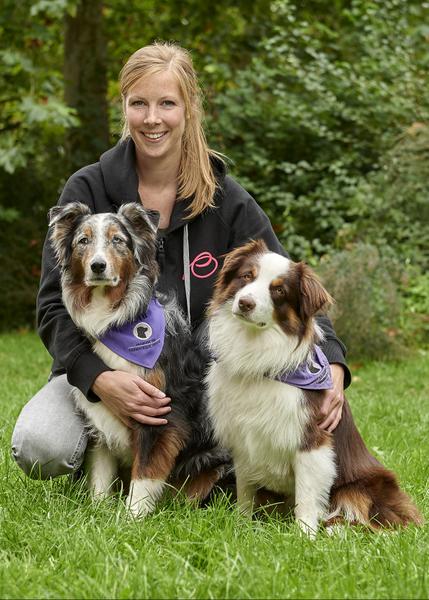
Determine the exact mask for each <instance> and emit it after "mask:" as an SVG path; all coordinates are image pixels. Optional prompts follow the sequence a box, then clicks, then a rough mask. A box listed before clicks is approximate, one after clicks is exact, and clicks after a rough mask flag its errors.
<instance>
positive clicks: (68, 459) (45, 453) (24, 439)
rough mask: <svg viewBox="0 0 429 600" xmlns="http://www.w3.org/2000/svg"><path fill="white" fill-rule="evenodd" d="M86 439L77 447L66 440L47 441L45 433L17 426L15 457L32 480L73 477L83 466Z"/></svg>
mask: <svg viewBox="0 0 429 600" xmlns="http://www.w3.org/2000/svg"><path fill="white" fill-rule="evenodd" d="M86 441H87V437H86V434H85V432H82V435H81V437H80V439H79V440H78V442H77V444H76V443H73V444H70V443H68V440H65V439H64V438H62V439H60V438H58V437H57V438H55V436H52V437H51V439H47V437H46V435H44V434H43V433H42V432H37V431H34V430H33V429H28V428H26V427H22V425H21V426H20V425H19V423H17V425H16V426H15V429H14V432H13V434H12V455H13V458H14V459H15V461H16V463H17V465H18V466H19V467H20V468H21V469H22V470H23V471H24V473H25V474H26V475H28V476H29V477H31V478H32V479H50V478H52V477H57V476H59V475H66V474H68V473H73V472H74V471H76V470H77V469H79V467H80V466H81V464H82V462H83V457H84V452H85V448H86Z"/></svg>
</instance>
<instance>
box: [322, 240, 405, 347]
mask: <svg viewBox="0 0 429 600" xmlns="http://www.w3.org/2000/svg"><path fill="white" fill-rule="evenodd" d="M318 273H319V275H320V276H321V278H322V281H323V283H324V285H325V286H326V288H327V289H328V290H329V292H330V293H331V294H332V296H333V297H334V299H335V305H334V307H333V309H332V311H331V315H330V316H331V318H332V320H333V322H334V325H335V329H336V332H337V334H338V336H339V337H340V338H341V339H342V340H343V341H344V343H345V344H346V346H347V347H348V350H349V353H350V355H351V356H353V357H355V358H356V357H362V358H387V357H393V356H395V355H396V354H398V353H399V351H400V350H401V349H402V344H401V342H402V337H401V319H400V317H401V308H402V299H401V295H400V292H399V286H400V283H401V279H402V277H403V276H404V273H401V271H400V269H399V268H398V267H397V266H395V264H394V263H393V262H392V260H391V258H390V257H389V258H387V259H386V258H385V257H383V256H381V254H380V252H379V251H378V249H377V248H376V247H375V246H371V245H369V244H357V245H356V246H355V247H354V248H352V249H350V250H345V251H342V252H338V253H337V254H334V255H332V256H330V257H325V259H324V260H323V261H322V262H321V264H320V266H319V268H318Z"/></svg>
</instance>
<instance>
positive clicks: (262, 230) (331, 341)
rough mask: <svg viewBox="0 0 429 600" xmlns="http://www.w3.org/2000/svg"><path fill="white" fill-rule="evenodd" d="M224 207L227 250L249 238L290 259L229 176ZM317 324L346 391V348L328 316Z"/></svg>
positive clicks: (254, 205) (252, 202) (253, 203)
mask: <svg viewBox="0 0 429 600" xmlns="http://www.w3.org/2000/svg"><path fill="white" fill-rule="evenodd" d="M224 204H225V205H226V207H227V211H230V212H229V215H228V217H229V218H227V219H225V220H226V221H227V222H228V223H225V224H226V225H227V226H228V227H229V229H230V231H229V236H230V237H229V243H228V246H229V247H228V250H233V249H234V248H237V247H238V246H241V245H242V244H245V243H247V242H248V241H249V240H252V239H253V240H256V239H263V240H264V241H265V243H266V244H267V246H268V248H269V249H270V250H271V251H272V252H277V253H278V254H282V255H283V256H287V257H289V255H288V253H287V252H286V251H285V249H284V248H283V246H282V245H281V244H280V242H279V240H278V238H277V236H276V234H275V233H274V231H273V228H272V226H271V223H270V220H269V219H268V217H267V215H266V214H265V213H264V211H263V210H262V208H261V207H260V206H259V205H258V204H257V202H256V200H255V199H254V198H252V196H250V194H249V193H248V192H246V190H245V189H244V188H242V187H241V186H240V185H239V184H238V183H237V182H236V181H234V180H233V179H232V178H231V177H229V176H227V177H226V178H225V187H224ZM317 322H318V324H319V325H320V327H321V328H322V330H323V333H324V336H325V339H324V341H323V343H322V344H321V347H322V349H323V351H324V353H325V355H326V357H327V359H328V361H329V362H330V363H331V364H332V363H338V364H340V365H342V367H343V369H344V388H347V387H348V386H349V385H350V383H351V373H350V370H349V368H348V366H347V364H346V353H347V349H346V347H345V345H344V344H343V343H342V342H341V340H339V339H338V337H337V336H336V334H335V331H334V328H333V326H332V323H331V321H330V319H329V317H327V316H318V317H317Z"/></svg>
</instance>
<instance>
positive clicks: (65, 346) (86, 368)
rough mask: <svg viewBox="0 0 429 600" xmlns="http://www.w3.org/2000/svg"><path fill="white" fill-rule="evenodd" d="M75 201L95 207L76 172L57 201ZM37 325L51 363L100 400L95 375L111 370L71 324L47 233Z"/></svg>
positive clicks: (82, 389)
mask: <svg viewBox="0 0 429 600" xmlns="http://www.w3.org/2000/svg"><path fill="white" fill-rule="evenodd" d="M74 201H79V202H84V203H85V204H88V206H89V207H90V208H91V210H94V204H93V200H92V194H91V190H90V186H89V185H88V182H87V181H86V180H85V177H83V176H81V175H79V172H78V173H75V175H72V177H71V178H70V179H69V180H68V182H67V183H66V185H65V187H64V190H63V192H62V194H61V196H60V199H59V202H58V203H59V204H60V205H62V204H67V203H69V202H74ZM37 325H38V331H39V335H40V338H41V339H42V341H43V343H44V345H45V346H46V348H47V350H48V352H49V353H50V355H51V356H52V357H53V359H54V364H55V365H56V366H57V367H59V368H61V369H64V370H65V371H66V373H67V380H68V382H69V383H70V384H71V385H73V386H76V387H78V388H79V389H80V390H81V392H82V393H83V394H84V395H85V396H86V397H87V398H88V400H90V401H92V402H96V401H99V398H98V397H97V396H96V395H95V394H94V393H93V392H92V390H91V386H92V384H93V382H94V380H95V378H96V377H97V375H99V374H100V373H101V372H103V371H107V370H110V369H109V368H108V367H107V366H106V365H105V364H104V362H103V361H102V360H101V359H100V358H98V356H97V355H96V354H94V353H93V352H92V349H91V344H90V342H89V340H88V339H87V338H86V337H85V336H84V335H82V333H81V332H80V331H79V329H78V328H77V327H76V325H75V324H74V323H73V321H72V319H71V318H70V316H69V314H68V312H67V310H66V308H65V306H64V304H63V302H62V298H61V284H60V272H59V268H58V266H57V261H56V258H55V255H54V252H53V249H52V246H51V243H50V240H49V234H48V235H47V236H46V239H45V244H44V247H43V255H42V274H41V280H40V287H39V293H38V296H37Z"/></svg>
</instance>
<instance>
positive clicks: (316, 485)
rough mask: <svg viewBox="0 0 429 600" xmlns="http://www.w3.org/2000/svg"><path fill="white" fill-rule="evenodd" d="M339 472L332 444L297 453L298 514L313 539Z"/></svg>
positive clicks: (296, 487) (296, 485)
mask: <svg viewBox="0 0 429 600" xmlns="http://www.w3.org/2000/svg"><path fill="white" fill-rule="evenodd" d="M335 475H336V467H335V455H334V451H333V450H332V448H331V447H330V446H321V447H319V448H317V449H316V450H310V451H309V452H298V453H297V455H296V457H295V503H296V505H295V517H296V520H297V521H298V524H299V526H300V527H301V529H302V530H303V531H304V533H306V534H307V535H308V536H309V537H310V538H311V539H313V538H314V537H315V536H316V533H317V528H318V525H319V520H320V519H321V518H322V517H324V516H326V514H327V509H328V505H329V493H330V490H331V487H332V485H333V483H334V480H335Z"/></svg>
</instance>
